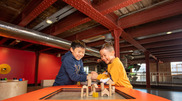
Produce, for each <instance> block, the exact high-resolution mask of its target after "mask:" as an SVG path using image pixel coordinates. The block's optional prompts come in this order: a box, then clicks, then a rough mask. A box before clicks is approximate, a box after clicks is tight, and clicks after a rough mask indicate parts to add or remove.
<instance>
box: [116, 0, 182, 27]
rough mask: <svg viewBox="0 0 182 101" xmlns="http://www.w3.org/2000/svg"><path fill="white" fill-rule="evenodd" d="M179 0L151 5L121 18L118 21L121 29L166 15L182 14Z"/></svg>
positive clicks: (181, 3)
mask: <svg viewBox="0 0 182 101" xmlns="http://www.w3.org/2000/svg"><path fill="white" fill-rule="evenodd" d="M181 5H182V1H181V0H172V1H171V2H169V3H165V4H163V5H160V6H157V7H153V8H150V9H147V10H144V11H141V12H138V13H135V14H133V15H130V16H127V17H124V18H121V19H120V20H119V21H118V23H119V26H120V27H121V28H123V29H125V28H129V27H132V26H137V25H141V24H144V23H148V22H151V21H155V20H160V19H164V18H167V17H171V16H175V15H179V14H182V12H181Z"/></svg>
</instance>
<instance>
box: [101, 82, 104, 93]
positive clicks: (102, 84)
mask: <svg viewBox="0 0 182 101" xmlns="http://www.w3.org/2000/svg"><path fill="white" fill-rule="evenodd" d="M103 90H104V83H101V91H103Z"/></svg>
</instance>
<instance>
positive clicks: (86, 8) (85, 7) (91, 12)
mask: <svg viewBox="0 0 182 101" xmlns="http://www.w3.org/2000/svg"><path fill="white" fill-rule="evenodd" d="M63 1H65V2H66V3H68V4H69V5H71V6H73V7H74V8H76V9H77V10H79V11H81V12H82V13H84V14H85V15H87V16H88V17H90V18H91V19H93V20H95V21H97V22H98V23H100V24H102V25H103V26H105V27H106V28H108V29H110V30H113V29H116V28H119V27H118V26H117V24H116V23H114V22H112V20H111V19H110V18H108V17H106V16H104V15H103V14H102V13H101V12H99V11H98V10H96V9H94V8H93V7H92V5H90V4H89V3H87V2H85V0H71V1H70V0H63Z"/></svg>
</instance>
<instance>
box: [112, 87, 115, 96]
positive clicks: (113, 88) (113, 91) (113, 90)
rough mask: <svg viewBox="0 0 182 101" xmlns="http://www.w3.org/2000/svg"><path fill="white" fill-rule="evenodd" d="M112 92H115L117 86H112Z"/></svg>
mask: <svg viewBox="0 0 182 101" xmlns="http://www.w3.org/2000/svg"><path fill="white" fill-rule="evenodd" d="M112 93H113V94H114V93H115V86H112Z"/></svg>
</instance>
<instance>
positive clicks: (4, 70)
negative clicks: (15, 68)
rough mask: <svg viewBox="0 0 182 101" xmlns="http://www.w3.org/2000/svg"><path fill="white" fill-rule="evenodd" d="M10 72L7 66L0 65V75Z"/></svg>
mask: <svg viewBox="0 0 182 101" xmlns="http://www.w3.org/2000/svg"><path fill="white" fill-rule="evenodd" d="M10 71H11V67H10V66H9V65H8V64H1V65H0V74H8V73H9V72H10Z"/></svg>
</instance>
